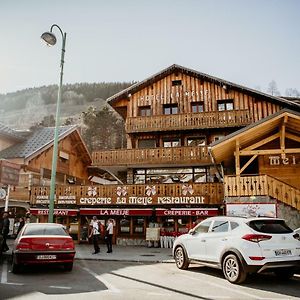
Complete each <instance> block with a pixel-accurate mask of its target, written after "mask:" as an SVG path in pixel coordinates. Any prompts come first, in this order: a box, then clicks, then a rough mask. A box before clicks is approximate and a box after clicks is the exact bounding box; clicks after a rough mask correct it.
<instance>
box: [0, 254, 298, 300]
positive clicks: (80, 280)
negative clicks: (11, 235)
mask: <svg viewBox="0 0 300 300" xmlns="http://www.w3.org/2000/svg"><path fill="white" fill-rule="evenodd" d="M0 276H1V282H0V299H30V300H32V299H33V300H34V299H76V300H79V299H85V300H86V299H89V300H91V299H133V300H134V299H139V300H140V299H142V300H147V299H151V300H154V299H172V300H173V299H174V300H175V299H180V300H182V299H203V300H212V299H216V300H219V299H237V300H243V299H251V300H253V299H261V300H271V299H272V300H277V299H278V300H279V299H280V300H285V299H299V297H300V277H298V276H295V277H293V278H292V279H291V280H289V281H287V282H281V281H280V280H278V279H277V278H276V277H275V276H273V275H256V276H252V277H250V278H249V279H248V281H247V282H246V283H245V284H243V285H241V286H238V285H232V284H230V283H229V282H227V281H226V280H225V279H224V278H223V276H222V273H221V271H219V270H214V269H208V268H205V267H199V266H196V265H192V267H190V268H189V269H188V270H186V271H183V270H178V269H177V268H176V266H175V264H173V263H164V264H161V263H155V264H154V263H153V264H150V263H149V264H148V263H129V262H116V261H114V262H110V261H88V260H76V261H75V264H74V269H73V271H72V272H65V271H64V270H63V269H60V268H54V267H34V268H30V269H29V268H28V269H26V270H24V271H23V272H22V273H21V274H18V275H15V274H13V273H11V272H10V263H9V262H8V261H7V260H4V261H2V263H0Z"/></svg>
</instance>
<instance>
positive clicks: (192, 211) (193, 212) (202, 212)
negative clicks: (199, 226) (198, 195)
mask: <svg viewBox="0 0 300 300" xmlns="http://www.w3.org/2000/svg"><path fill="white" fill-rule="evenodd" d="M218 214H219V210H218V209H217V208H189V209H185V208H174V209H163V208H158V209H156V210H155V215H156V216H159V217H162V216H172V217H173V216H180V217H184V216H187V217H188V216H196V217H213V216H217V215H218Z"/></svg>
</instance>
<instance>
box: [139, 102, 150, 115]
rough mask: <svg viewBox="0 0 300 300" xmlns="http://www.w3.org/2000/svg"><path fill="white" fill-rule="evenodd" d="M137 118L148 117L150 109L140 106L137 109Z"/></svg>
mask: <svg viewBox="0 0 300 300" xmlns="http://www.w3.org/2000/svg"><path fill="white" fill-rule="evenodd" d="M139 116H141V117H149V116H151V107H150V105H149V106H140V107H139Z"/></svg>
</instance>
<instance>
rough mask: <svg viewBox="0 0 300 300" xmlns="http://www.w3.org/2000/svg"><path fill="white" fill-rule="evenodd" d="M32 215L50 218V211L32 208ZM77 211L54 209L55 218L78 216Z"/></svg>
mask: <svg viewBox="0 0 300 300" xmlns="http://www.w3.org/2000/svg"><path fill="white" fill-rule="evenodd" d="M30 213H31V214H32V215H37V216H48V215H49V209H39V208H30ZM77 213H78V210H77V209H54V212H53V214H54V216H77Z"/></svg>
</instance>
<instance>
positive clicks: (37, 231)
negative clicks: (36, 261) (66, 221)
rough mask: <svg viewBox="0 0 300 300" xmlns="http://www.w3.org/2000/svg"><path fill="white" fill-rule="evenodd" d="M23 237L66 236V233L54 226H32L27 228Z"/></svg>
mask: <svg viewBox="0 0 300 300" xmlns="http://www.w3.org/2000/svg"><path fill="white" fill-rule="evenodd" d="M23 235H65V236H67V235H68V234H67V233H66V231H65V230H64V229H63V228H62V227H60V226H55V225H47V226H45V225H43V224H41V225H34V226H27V227H26V229H25V230H24V233H23Z"/></svg>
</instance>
